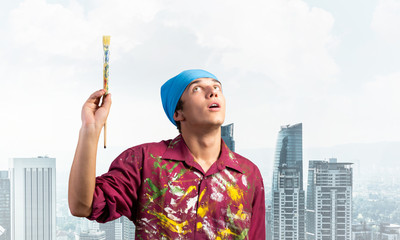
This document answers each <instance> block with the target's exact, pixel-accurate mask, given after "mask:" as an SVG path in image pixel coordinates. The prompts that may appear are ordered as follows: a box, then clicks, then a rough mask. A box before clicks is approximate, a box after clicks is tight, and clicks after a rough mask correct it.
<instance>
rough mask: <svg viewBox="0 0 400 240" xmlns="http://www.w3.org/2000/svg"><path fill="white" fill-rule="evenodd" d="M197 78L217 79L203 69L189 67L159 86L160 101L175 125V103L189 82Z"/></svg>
mask: <svg viewBox="0 0 400 240" xmlns="http://www.w3.org/2000/svg"><path fill="white" fill-rule="evenodd" d="M198 78H213V79H215V80H218V79H217V77H216V76H214V75H213V74H211V73H209V72H207V71H205V70H201V69H191V70H186V71H183V72H181V73H179V74H178V75H176V76H175V77H173V78H171V79H170V80H168V81H167V82H165V83H164V85H162V86H161V101H162V104H163V108H164V111H165V114H167V117H168V118H169V120H170V121H171V122H172V123H173V124H174V125H175V126H176V122H175V120H174V113H175V109H176V105H177V104H178V101H179V99H180V98H181V96H182V94H183V92H184V91H185V89H186V87H187V86H188V85H189V83H191V82H192V81H193V80H195V79H198Z"/></svg>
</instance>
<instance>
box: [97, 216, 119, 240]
mask: <svg viewBox="0 0 400 240" xmlns="http://www.w3.org/2000/svg"><path fill="white" fill-rule="evenodd" d="M99 228H100V230H101V231H104V232H105V235H106V239H107V240H122V222H121V218H118V219H115V220H114V221H111V222H107V223H100V224H99Z"/></svg>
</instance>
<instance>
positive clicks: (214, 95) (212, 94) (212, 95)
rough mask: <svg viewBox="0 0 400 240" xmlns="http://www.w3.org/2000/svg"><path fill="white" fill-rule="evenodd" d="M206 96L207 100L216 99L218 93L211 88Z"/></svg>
mask: <svg viewBox="0 0 400 240" xmlns="http://www.w3.org/2000/svg"><path fill="white" fill-rule="evenodd" d="M207 96H208V97H209V98H212V97H218V91H217V90H216V89H215V88H214V87H211V88H210V90H209V92H208V93H207Z"/></svg>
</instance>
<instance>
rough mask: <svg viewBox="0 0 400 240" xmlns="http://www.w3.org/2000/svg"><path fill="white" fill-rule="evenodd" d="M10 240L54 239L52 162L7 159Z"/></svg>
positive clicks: (53, 168) (42, 158) (54, 206)
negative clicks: (8, 165) (9, 186)
mask: <svg viewBox="0 0 400 240" xmlns="http://www.w3.org/2000/svg"><path fill="white" fill-rule="evenodd" d="M10 180H11V181H10V182H11V239H12V240H19V239H25V240H30V239H43V240H50V239H52V240H53V239H54V240H55V239H56V159H55V158H48V157H38V158H13V159H10Z"/></svg>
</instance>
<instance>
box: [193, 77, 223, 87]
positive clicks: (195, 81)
mask: <svg viewBox="0 0 400 240" xmlns="http://www.w3.org/2000/svg"><path fill="white" fill-rule="evenodd" d="M211 80H212V81H213V82H215V83H218V84H219V85H221V87H222V84H221V82H220V81H218V80H216V79H214V78H212V79H211ZM201 81H203V80H200V79H197V80H194V81H193V82H191V83H189V85H188V86H187V87H186V88H190V86H192V85H193V84H196V83H199V82H201Z"/></svg>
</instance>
